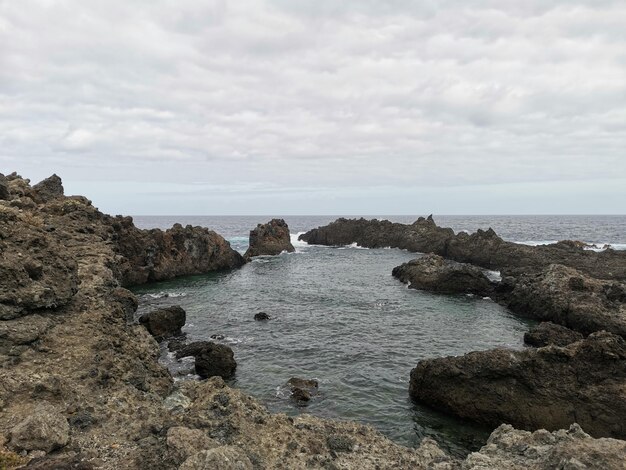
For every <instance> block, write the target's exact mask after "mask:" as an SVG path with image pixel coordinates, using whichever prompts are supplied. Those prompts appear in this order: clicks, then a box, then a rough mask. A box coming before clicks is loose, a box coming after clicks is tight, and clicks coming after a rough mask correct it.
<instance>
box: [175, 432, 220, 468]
mask: <svg viewBox="0 0 626 470" xmlns="http://www.w3.org/2000/svg"><path fill="white" fill-rule="evenodd" d="M218 446H219V444H218V443H217V442H216V441H214V440H213V439H211V438H210V437H209V436H207V435H206V434H205V433H204V432H202V431H201V430H199V429H189V428H186V427H184V426H174V427H171V428H169V429H168V431H167V448H168V451H169V453H170V455H171V457H172V459H173V460H174V461H175V462H177V463H178V464H180V463H182V462H183V461H185V460H186V459H188V458H189V457H191V456H192V455H194V454H197V453H198V452H200V451H202V450H209V449H213V448H215V447H218Z"/></svg>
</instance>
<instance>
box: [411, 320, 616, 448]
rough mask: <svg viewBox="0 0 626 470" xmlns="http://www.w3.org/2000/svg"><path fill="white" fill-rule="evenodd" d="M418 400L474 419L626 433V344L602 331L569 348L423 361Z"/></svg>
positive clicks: (415, 377) (415, 375)
mask: <svg viewBox="0 0 626 470" xmlns="http://www.w3.org/2000/svg"><path fill="white" fill-rule="evenodd" d="M409 393H410V395H411V397H412V398H413V399H414V400H416V401H419V402H421V403H425V404H427V405H430V406H432V407H434V408H437V409H440V410H442V411H446V412H448V413H451V414H454V415H456V416H460V417H462V418H467V419H471V420H473V421H477V422H481V423H485V424H488V425H494V426H497V425H499V424H501V423H510V424H512V425H514V426H516V427H521V428H523V429H529V430H534V429H540V428H545V429H548V430H555V429H560V428H567V427H569V425H570V424H572V423H574V422H577V423H579V424H580V425H581V426H582V427H583V429H585V430H586V431H587V432H588V433H589V434H591V435H592V436H594V437H617V438H620V439H623V438H624V437H626V341H624V339H623V338H622V337H620V336H616V335H613V334H611V333H607V332H599V333H594V334H592V335H590V336H589V337H588V338H586V339H584V340H582V341H578V342H576V343H573V344H570V345H568V346H566V347H557V346H548V347H544V348H539V349H527V350H524V351H511V350H508V349H495V350H490V351H481V352H472V353H469V354H466V355H465V356H460V357H444V358H438V359H428V360H424V361H420V362H419V363H418V364H417V366H416V367H415V369H413V370H412V371H411V380H410V386H409Z"/></svg>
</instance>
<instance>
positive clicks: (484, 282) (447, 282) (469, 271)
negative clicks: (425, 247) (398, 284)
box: [392, 254, 493, 295]
mask: <svg viewBox="0 0 626 470" xmlns="http://www.w3.org/2000/svg"><path fill="white" fill-rule="evenodd" d="M392 275H393V276H394V277H396V278H398V279H399V280H400V281H402V282H404V283H406V284H408V285H409V287H410V288H412V289H421V290H427V291H431V292H437V293H440V294H459V293H463V294H476V295H491V292H492V290H493V286H492V283H491V281H490V280H489V279H488V278H487V276H485V274H484V273H483V271H482V270H481V269H479V268H477V267H476V266H472V265H471V264H465V263H457V262H455V261H449V260H446V259H444V258H443V257H441V256H438V255H433V254H428V255H424V256H422V257H421V258H417V259H414V260H412V261H409V262H408V263H404V264H402V265H400V266H396V267H395V268H393V271H392Z"/></svg>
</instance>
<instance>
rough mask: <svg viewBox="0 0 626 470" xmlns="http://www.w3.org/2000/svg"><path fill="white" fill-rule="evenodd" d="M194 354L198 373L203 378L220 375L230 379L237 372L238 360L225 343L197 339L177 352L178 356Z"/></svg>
mask: <svg viewBox="0 0 626 470" xmlns="http://www.w3.org/2000/svg"><path fill="white" fill-rule="evenodd" d="M188 356H193V357H194V358H195V360H196V365H195V368H196V374H198V375H199V376H200V377H202V378H203V379H206V378H208V377H214V376H219V377H222V378H223V379H229V378H231V377H232V376H233V375H234V374H235V370H236V369H237V362H236V361H235V355H234V353H233V350H232V349H231V348H230V347H229V346H226V345H225V344H218V343H213V342H211V341H196V342H194V343H190V344H188V345H186V346H184V347H182V348H181V349H179V350H178V351H177V352H176V357H177V358H181V357H188Z"/></svg>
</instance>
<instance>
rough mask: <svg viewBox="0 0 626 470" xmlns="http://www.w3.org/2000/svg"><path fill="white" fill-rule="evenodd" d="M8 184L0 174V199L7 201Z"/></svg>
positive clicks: (8, 194)
mask: <svg viewBox="0 0 626 470" xmlns="http://www.w3.org/2000/svg"><path fill="white" fill-rule="evenodd" d="M9 196H10V193H9V182H8V180H7V178H6V176H4V175H3V174H2V173H0V199H9Z"/></svg>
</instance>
